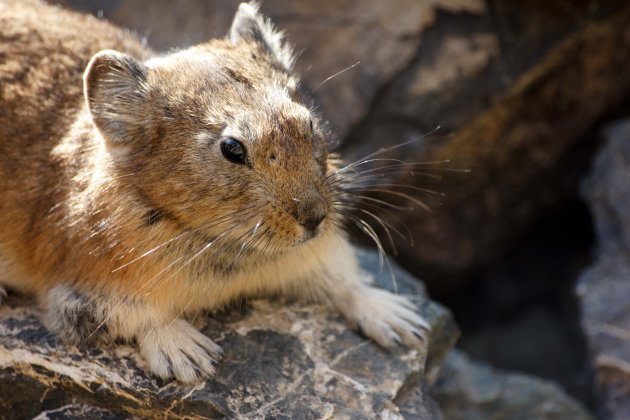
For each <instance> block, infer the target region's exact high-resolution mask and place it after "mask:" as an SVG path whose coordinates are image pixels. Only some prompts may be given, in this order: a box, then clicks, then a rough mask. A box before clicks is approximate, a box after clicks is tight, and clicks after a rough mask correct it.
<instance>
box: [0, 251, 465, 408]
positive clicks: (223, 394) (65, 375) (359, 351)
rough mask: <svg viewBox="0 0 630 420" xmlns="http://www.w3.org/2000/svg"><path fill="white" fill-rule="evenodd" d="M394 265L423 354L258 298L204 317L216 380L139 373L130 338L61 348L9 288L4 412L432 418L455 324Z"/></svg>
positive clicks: (324, 314) (2, 331)
mask: <svg viewBox="0 0 630 420" xmlns="http://www.w3.org/2000/svg"><path fill="white" fill-rule="evenodd" d="M360 255H361V261H362V265H363V266H364V267H365V268H366V269H367V270H370V271H371V272H374V273H375V275H376V278H377V282H378V283H379V284H381V285H383V286H384V287H390V288H391V287H393V285H392V280H391V277H390V275H389V272H387V271H382V272H381V271H379V262H378V256H377V255H376V254H374V253H372V252H363V251H362V252H361V254H360ZM394 270H395V274H396V280H397V287H398V290H399V292H400V293H407V294H412V295H414V296H416V298H417V299H416V301H417V302H418V305H419V308H420V310H421V312H422V314H424V316H425V317H426V318H427V320H428V321H429V323H430V324H431V326H432V332H431V334H430V338H429V343H430V344H429V346H428V348H427V350H426V351H417V350H405V349H397V350H393V351H387V350H384V349H382V348H379V347H378V346H377V345H375V344H373V343H371V342H369V341H366V340H365V339H364V338H363V337H361V336H359V335H358V334H357V333H355V332H353V331H351V330H349V329H348V327H347V325H346V324H345V322H344V321H343V320H342V319H341V318H340V317H339V316H337V315H335V314H333V313H331V312H330V311H328V310H327V309H325V308H323V307H321V306H313V305H311V306H304V305H299V304H295V303H293V304H291V303H283V302H278V301H266V300H255V301H252V302H248V303H247V305H246V306H245V307H241V310H237V309H236V308H235V309H233V310H230V311H226V312H225V313H221V314H217V315H216V316H213V317H211V318H207V319H204V320H202V329H203V331H204V333H206V334H207V335H208V336H210V337H211V338H212V339H213V340H215V341H216V342H217V343H218V344H220V345H221V346H222V347H223V349H224V350H225V358H224V360H223V361H222V362H221V363H220V364H219V367H218V371H217V374H216V376H215V377H214V378H212V379H210V380H207V381H205V382H203V383H199V384H197V385H192V386H190V385H182V384H179V383H177V382H164V381H162V380H158V379H156V378H155V377H153V376H152V375H150V374H147V371H146V364H145V362H144V361H143V360H142V359H141V358H140V357H139V355H138V354H137V352H136V351H135V349H134V348H133V347H131V346H129V345H124V344H120V345H116V346H113V347H111V348H85V349H78V348H75V347H68V346H66V345H64V344H62V343H60V342H59V340H57V338H56V337H54V336H53V335H51V334H50V333H49V332H47V331H46V329H45V328H44V327H43V326H42V324H41V323H40V321H39V311H38V310H37V309H36V307H35V306H34V305H33V304H32V302H29V300H28V299H27V298H19V297H16V296H12V297H10V298H9V300H8V302H7V303H6V304H5V305H4V306H3V307H2V308H0V413H8V414H9V417H10V418H18V419H19V418H34V417H37V416H39V417H38V418H86V417H99V418H111V419H118V418H130V417H136V418H138V417H139V418H154V417H160V418H183V417H187V418H191V417H194V418H220V417H227V418H234V417H247V418H266V417H273V418H324V417H326V418H332V417H334V418H375V417H378V416H380V417H384V418H403V415H405V413H407V414H408V415H407V417H408V418H420V419H433V418H438V417H439V416H440V413H439V409H438V407H437V405H436V404H435V403H434V402H433V401H432V400H431V398H430V397H429V396H428V395H426V393H425V392H424V391H423V390H424V389H426V387H427V384H428V381H429V380H430V379H431V377H433V378H435V377H436V374H437V369H438V367H439V365H441V363H442V361H443V359H444V358H445V356H446V353H447V352H448V350H449V349H450V348H451V347H452V345H453V344H454V341H455V340H456V338H457V335H458V332H457V328H456V327H455V325H454V323H453V319H452V317H451V316H450V313H449V312H448V311H447V310H446V309H445V308H443V307H442V306H440V305H438V304H436V303H434V302H431V301H429V300H427V297H426V294H425V292H424V289H423V286H422V284H421V283H420V282H419V281H418V280H417V279H414V278H413V277H411V276H410V275H409V274H407V273H405V272H404V271H402V270H400V269H399V268H397V267H395V268H394ZM398 404H400V405H401V406H402V407H403V408H404V410H401V409H400V408H399V406H398Z"/></svg>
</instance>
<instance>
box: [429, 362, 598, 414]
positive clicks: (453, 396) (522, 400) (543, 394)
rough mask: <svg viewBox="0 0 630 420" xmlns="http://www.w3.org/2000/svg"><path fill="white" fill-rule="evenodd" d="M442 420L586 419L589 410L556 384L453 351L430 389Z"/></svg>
mask: <svg viewBox="0 0 630 420" xmlns="http://www.w3.org/2000/svg"><path fill="white" fill-rule="evenodd" d="M430 393H431V396H432V397H433V398H434V399H435V400H436V401H437V402H438V404H439V405H440V408H441V409H442V412H443V413H444V418H446V419H458V420H495V419H496V420H498V419H510V420H519V419H522V420H528V419H536V420H551V419H553V420H564V419H566V420H587V419H591V418H592V417H591V415H590V414H589V413H588V411H587V410H586V409H585V408H584V407H583V406H582V405H581V404H580V403H578V402H577V401H575V400H573V399H572V398H571V397H569V396H568V395H567V394H566V393H565V392H564V391H563V390H562V389H561V388H560V387H559V386H558V385H556V384H554V383H553V382H549V381H545V380H542V379H539V378H536V377H534V376H530V375H523V374H518V373H507V372H501V371H498V370H494V369H492V368H491V367H489V366H487V365H485V364H483V363H479V362H474V361H471V360H470V359H469V358H468V357H467V356H466V355H465V354H464V353H462V352H460V351H452V352H451V353H450V354H449V355H448V357H447V359H446V362H445V364H444V366H443V368H442V373H441V375H440V377H439V379H438V381H437V382H436V384H435V385H434V386H433V387H432V388H431V392H430Z"/></svg>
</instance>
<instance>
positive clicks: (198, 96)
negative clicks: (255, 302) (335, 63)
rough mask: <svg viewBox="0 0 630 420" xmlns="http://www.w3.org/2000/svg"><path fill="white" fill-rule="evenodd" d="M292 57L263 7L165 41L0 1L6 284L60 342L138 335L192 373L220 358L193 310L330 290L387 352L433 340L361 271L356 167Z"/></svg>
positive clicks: (158, 362)
mask: <svg viewBox="0 0 630 420" xmlns="http://www.w3.org/2000/svg"><path fill="white" fill-rule="evenodd" d="M292 66H293V53H292V51H291V49H290V48H289V46H288V45H287V44H286V43H285V42H284V41H283V39H282V35H281V33H280V32H278V31H276V30H275V29H274V27H273V26H272V24H271V23H270V21H269V20H268V19H266V18H265V17H263V16H262V15H261V14H260V12H259V10H258V6H257V5H256V4H246V3H243V4H241V5H240V6H239V7H238V10H237V12H236V15H235V17H234V20H233V22H232V25H231V29H230V30H229V34H228V35H227V36H226V37H225V38H223V39H213V40H210V41H208V42H205V43H202V44H200V45H197V46H193V47H191V48H188V49H184V50H180V51H175V52H172V53H169V54H166V55H156V54H154V53H153V52H151V51H150V50H149V49H147V48H146V47H145V46H143V45H142V43H141V42H139V41H137V40H136V39H135V38H134V36H133V35H131V34H130V33H128V32H125V31H123V30H121V29H118V28H116V27H114V26H112V25H110V24H108V23H106V22H102V21H98V20H97V19H95V18H92V17H89V16H84V15H80V14H76V13H73V12H68V11H64V10H62V9H59V8H55V7H51V6H47V5H45V4H43V3H41V2H39V1H35V0H28V1H17V0H13V1H12V0H2V1H1V2H0V220H1V221H2V225H1V227H0V282H1V283H2V285H3V286H5V287H8V288H10V289H15V290H17V291H22V292H26V293H33V294H35V295H36V296H37V297H38V299H39V300H40V301H41V303H42V305H43V306H44V308H45V324H46V325H47V327H48V328H49V329H50V330H51V331H53V332H55V333H56V334H58V335H59V336H60V337H61V338H62V339H63V340H65V341H67V342H69V343H84V342H86V341H87V342H90V341H94V343H95V344H96V345H98V343H99V342H101V341H108V340H112V339H118V340H125V341H128V342H135V343H137V345H138V348H139V351H140V353H141V354H142V355H143V357H144V358H145V360H146V362H147V364H148V367H149V369H150V370H151V371H152V372H153V373H154V374H155V375H157V376H159V377H163V378H173V377H174V378H176V379H177V380H179V381H182V382H195V381H198V380H200V379H203V378H204V377H208V376H211V375H212V374H213V373H214V371H215V366H216V363H217V361H218V360H219V359H220V358H221V356H222V351H221V348H220V347H219V346H218V345H217V344H215V343H214V342H213V341H212V340H210V339H209V338H208V337H207V336H205V335H204V334H202V333H201V332H200V331H198V330H197V329H196V328H194V327H193V326H192V325H191V324H190V323H189V322H188V321H187V320H186V319H187V317H189V316H191V315H193V314H195V313H198V312H200V311H209V312H212V311H213V310H218V309H220V308H222V307H224V306H225V305H226V304H227V303H229V302H231V301H234V300H235V299H239V298H241V297H246V296H262V295H270V294H274V295H282V296H287V297H290V298H294V299H298V300H303V301H307V302H319V303H323V304H326V305H328V306H330V307H331V308H332V309H334V310H336V311H338V312H339V313H341V314H342V315H343V316H344V317H345V318H346V319H347V320H348V322H349V323H350V324H351V325H352V326H353V327H355V328H357V329H360V330H361V331H363V333H364V334H365V335H367V336H368V337H370V338H372V339H373V340H375V341H376V342H377V343H379V344H381V345H383V346H395V345H399V344H404V345H407V346H412V347H421V346H424V345H426V343H425V337H426V332H427V331H428V329H429V326H428V324H427V323H426V321H425V320H424V319H423V318H422V317H421V316H420V315H419V314H417V313H416V312H415V311H414V306H413V305H412V303H411V302H410V301H409V300H408V299H407V298H406V297H404V296H399V295H396V294H393V293H390V292H388V291H385V290H381V289H378V288H375V287H373V286H371V284H370V282H371V277H370V275H369V274H368V273H365V272H362V271H361V269H360V268H359V266H358V262H357V258H356V256H355V251H354V248H353V247H352V246H351V244H350V243H349V240H348V238H347V235H346V234H345V233H344V230H343V221H344V212H345V211H346V209H347V207H348V206H347V202H348V200H350V197H349V196H348V194H347V193H346V189H345V187H344V186H345V185H346V184H347V183H348V181H349V179H350V177H351V172H352V171H351V169H352V168H351V167H349V166H343V164H342V161H341V160H340V159H339V158H338V157H337V156H336V155H335V154H333V153H331V152H329V151H328V149H329V146H328V144H329V141H328V137H329V134H328V131H327V129H326V124H325V122H324V121H322V119H321V117H320V116H319V115H318V114H317V112H316V111H315V110H314V107H313V106H312V105H311V102H310V99H308V96H307V95H306V94H305V93H304V89H303V88H302V87H301V85H300V83H299V80H298V79H297V77H296V75H295V74H293V73H292ZM350 166H351V165H350Z"/></svg>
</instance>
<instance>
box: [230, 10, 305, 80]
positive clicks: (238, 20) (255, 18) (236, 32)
mask: <svg viewBox="0 0 630 420" xmlns="http://www.w3.org/2000/svg"><path fill="white" fill-rule="evenodd" d="M258 8H259V5H258V4H257V3H254V2H252V3H241V4H240V6H238V10H237V11H236V15H235V16H234V20H233V21H232V27H231V28H230V35H229V36H230V40H231V41H232V42H234V43H238V42H240V41H253V42H256V43H258V44H259V45H260V46H261V47H262V48H263V49H264V50H265V51H266V52H267V53H268V54H269V55H271V57H272V58H274V59H275V61H277V63H278V64H279V65H280V66H281V67H282V68H283V69H284V70H286V71H291V68H292V67H293V51H292V50H291V48H290V47H289V46H288V45H285V44H284V43H283V42H282V38H283V36H284V34H283V33H282V32H280V31H277V30H276V29H275V28H274V27H273V24H272V23H271V21H270V20H269V19H267V18H266V17H264V16H263V15H261V14H260V13H259V12H258Z"/></svg>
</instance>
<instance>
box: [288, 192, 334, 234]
mask: <svg viewBox="0 0 630 420" xmlns="http://www.w3.org/2000/svg"><path fill="white" fill-rule="evenodd" d="M293 201H294V202H295V204H296V206H295V208H294V211H293V217H295V220H296V221H297V222H298V223H299V224H301V225H302V226H304V228H305V229H306V230H308V231H310V232H313V231H315V229H317V227H318V226H319V225H320V224H321V223H322V221H323V220H324V219H325V218H326V213H327V206H326V202H325V201H324V197H322V196H321V195H320V194H319V192H312V193H310V194H305V195H303V196H302V197H300V198H294V199H293Z"/></svg>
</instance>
